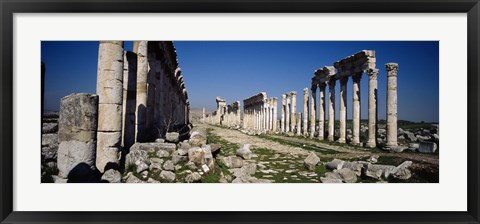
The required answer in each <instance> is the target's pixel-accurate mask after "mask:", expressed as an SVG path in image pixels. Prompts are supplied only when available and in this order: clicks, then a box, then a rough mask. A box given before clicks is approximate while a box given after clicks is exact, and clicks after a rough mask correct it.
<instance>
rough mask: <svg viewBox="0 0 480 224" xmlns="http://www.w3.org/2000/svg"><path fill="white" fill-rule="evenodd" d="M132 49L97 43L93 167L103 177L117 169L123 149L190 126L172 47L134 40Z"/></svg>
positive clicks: (116, 42) (110, 42)
mask: <svg viewBox="0 0 480 224" xmlns="http://www.w3.org/2000/svg"><path fill="white" fill-rule="evenodd" d="M133 48H134V49H133V52H125V51H124V48H123V41H101V42H100V45H99V55H98V71H97V95H98V99H99V103H98V128H97V145H96V166H97V169H98V170H99V171H100V172H102V173H103V172H104V171H105V170H106V169H108V168H109V167H111V168H115V167H116V166H118V165H119V161H120V159H121V156H122V149H123V148H125V149H128V148H129V147H130V146H131V145H132V144H133V143H134V142H137V141H140V142H142V141H149V140H153V139H151V138H152V137H158V136H152V133H156V132H157V130H162V129H171V128H172V127H174V126H176V125H185V124H188V122H189V120H188V117H189V102H188V95H187V92H186V88H185V83H184V81H183V76H182V75H181V70H180V69H179V67H178V62H177V59H176V54H175V48H174V46H173V43H172V42H163V41H162V42H159V41H152V42H148V41H135V42H134V47H133ZM164 131H165V132H166V131H169V130H164ZM156 134H157V135H159V134H161V133H156ZM163 134H164V133H163Z"/></svg>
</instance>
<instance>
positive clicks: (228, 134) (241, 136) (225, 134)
mask: <svg viewBox="0 0 480 224" xmlns="http://www.w3.org/2000/svg"><path fill="white" fill-rule="evenodd" d="M208 127H209V128H212V129H213V130H212V132H213V133H214V134H216V135H218V136H220V137H221V138H223V139H225V140H226V141H229V142H232V143H236V144H251V145H252V146H253V147H257V148H268V149H272V150H274V151H276V152H279V153H285V154H294V155H303V156H307V155H308V154H309V153H310V152H311V151H310V150H306V149H303V148H301V147H295V146H291V145H287V144H282V143H279V142H278V141H275V140H269V139H265V138H261V137H258V136H252V135H247V134H245V133H242V132H240V131H238V130H232V129H228V128H221V127H217V126H210V125H208ZM267 137H268V138H270V139H278V140H282V141H287V142H293V143H301V144H308V145H311V146H312V145H313V146H316V147H318V150H316V152H317V154H319V155H324V156H328V157H332V156H333V157H335V158H338V159H352V158H360V157H367V156H370V155H373V154H375V155H379V156H388V157H395V158H401V159H403V160H413V161H421V162H424V163H430V164H435V165H438V154H420V153H409V152H403V153H390V152H381V151H379V150H374V151H370V150H367V151H364V150H361V149H356V148H354V147H352V146H338V145H329V144H326V143H321V142H318V141H315V140H312V139H309V138H297V137H288V136H282V135H268V136H267ZM322 150H333V151H335V152H339V153H338V154H335V155H327V154H326V153H322Z"/></svg>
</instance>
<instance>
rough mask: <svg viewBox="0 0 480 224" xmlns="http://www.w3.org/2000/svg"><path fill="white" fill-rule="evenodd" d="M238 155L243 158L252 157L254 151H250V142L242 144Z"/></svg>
mask: <svg viewBox="0 0 480 224" xmlns="http://www.w3.org/2000/svg"><path fill="white" fill-rule="evenodd" d="M236 155H237V156H239V157H241V158H242V159H251V158H252V151H250V144H243V145H242V146H240V148H239V149H237V152H236Z"/></svg>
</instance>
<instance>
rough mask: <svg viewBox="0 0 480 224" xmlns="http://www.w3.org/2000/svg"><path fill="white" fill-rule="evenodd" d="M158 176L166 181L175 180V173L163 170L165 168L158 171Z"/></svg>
mask: <svg viewBox="0 0 480 224" xmlns="http://www.w3.org/2000/svg"><path fill="white" fill-rule="evenodd" d="M160 178H162V180H164V181H166V182H169V183H171V182H173V181H175V178H176V176H175V173H173V172H171V171H165V170H162V172H160Z"/></svg>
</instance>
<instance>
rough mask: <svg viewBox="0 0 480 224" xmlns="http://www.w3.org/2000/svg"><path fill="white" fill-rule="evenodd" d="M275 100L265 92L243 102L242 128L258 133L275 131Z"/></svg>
mask: <svg viewBox="0 0 480 224" xmlns="http://www.w3.org/2000/svg"><path fill="white" fill-rule="evenodd" d="M276 117H277V98H276V97H273V98H267V94H266V93H265V92H261V93H259V94H257V95H255V96H252V97H249V98H248V99H245V100H243V128H244V129H251V130H260V131H276V130H277V119H276Z"/></svg>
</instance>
